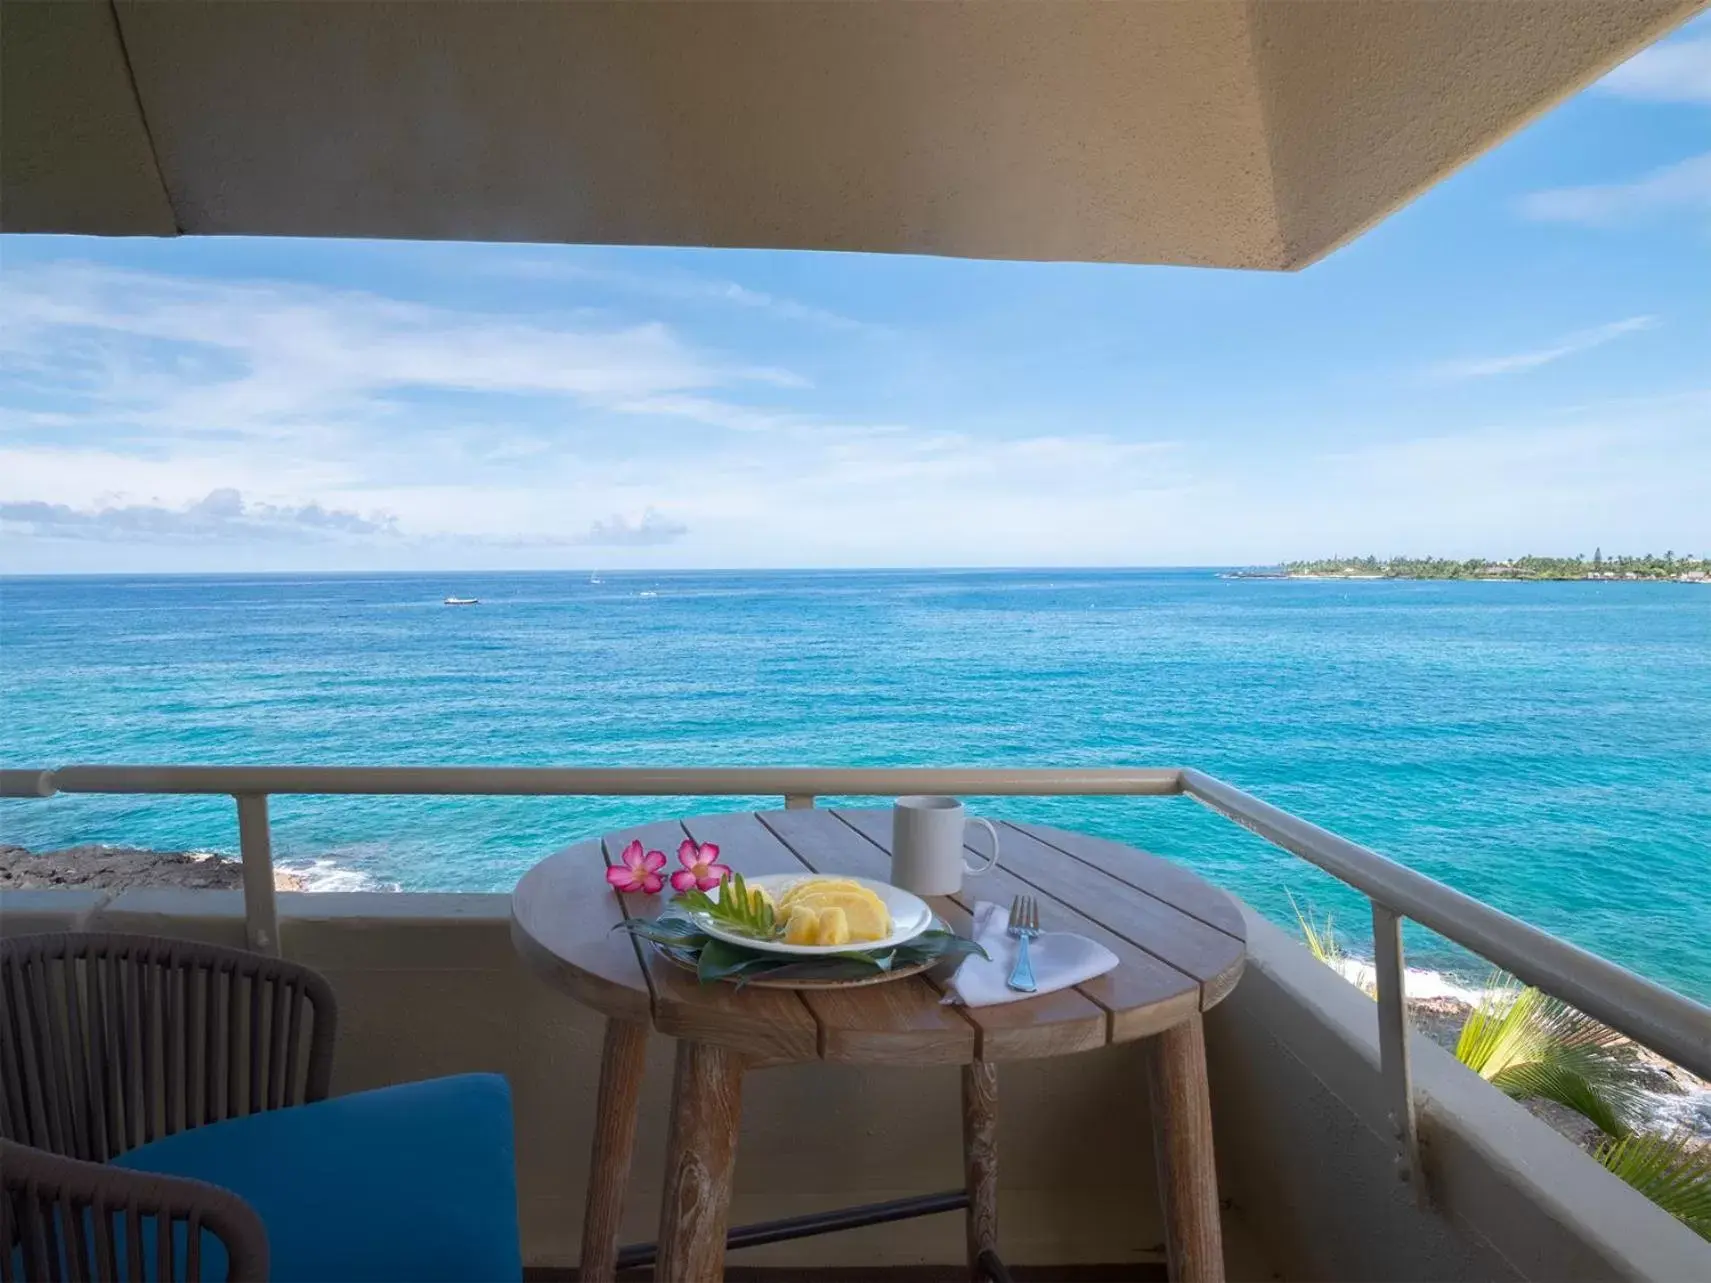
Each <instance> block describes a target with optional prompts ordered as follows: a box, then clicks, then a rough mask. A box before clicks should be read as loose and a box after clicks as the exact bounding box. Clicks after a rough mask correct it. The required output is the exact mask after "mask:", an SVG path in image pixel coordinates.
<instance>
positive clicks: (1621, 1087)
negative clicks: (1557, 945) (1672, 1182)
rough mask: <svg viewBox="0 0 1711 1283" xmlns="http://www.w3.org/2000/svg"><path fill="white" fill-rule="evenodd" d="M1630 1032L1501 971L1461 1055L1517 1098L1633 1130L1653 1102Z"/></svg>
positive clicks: (1612, 1128)
mask: <svg viewBox="0 0 1711 1283" xmlns="http://www.w3.org/2000/svg"><path fill="white" fill-rule="evenodd" d="M1625 1042H1626V1039H1624V1038H1623V1037H1622V1035H1621V1034H1619V1033H1617V1032H1616V1031H1615V1030H1613V1029H1611V1028H1609V1027H1608V1026H1606V1025H1603V1024H1600V1023H1599V1022H1598V1021H1596V1020H1594V1019H1592V1018H1591V1017H1590V1016H1588V1015H1586V1014H1585V1013H1584V1012H1580V1011H1576V1010H1575V1009H1574V1008H1572V1007H1570V1006H1569V1005H1568V1004H1567V1003H1564V1002H1560V1001H1558V1000H1557V999H1555V998H1552V997H1550V996H1548V995H1546V994H1544V993H1541V992H1540V991H1539V990H1537V989H1532V988H1525V989H1523V988H1520V987H1519V986H1518V985H1516V984H1515V982H1514V981H1513V980H1505V979H1504V978H1503V977H1501V976H1494V977H1493V979H1492V984H1491V985H1490V987H1489V988H1488V989H1487V991H1486V996H1485V997H1484V998H1483V999H1482V1000H1481V1001H1480V1003H1479V1005H1478V1006H1477V1007H1475V1008H1474V1010H1473V1011H1472V1012H1471V1013H1469V1015H1468V1018H1467V1023H1466V1024H1464V1025H1463V1026H1462V1030H1461V1035H1460V1036H1459V1037H1458V1038H1457V1040H1456V1059H1457V1060H1459V1061H1461V1062H1462V1064H1464V1065H1466V1066H1467V1067H1468V1068H1469V1069H1471V1070H1473V1071H1474V1072H1475V1073H1477V1074H1478V1075H1480V1077H1482V1078H1484V1079H1485V1080H1486V1081H1488V1082H1490V1083H1491V1084H1492V1085H1493V1086H1495V1087H1497V1088H1499V1089H1500V1090H1502V1091H1504V1092H1506V1093H1507V1094H1509V1095H1510V1096H1514V1097H1517V1098H1527V1097H1539V1098H1542V1099H1545V1100H1554V1101H1556V1102H1557V1103H1558V1104H1561V1105H1565V1106H1567V1107H1568V1108H1570V1109H1572V1110H1574V1111H1576V1112H1577V1113H1580V1114H1582V1115H1584V1116H1585V1117H1586V1118H1587V1119H1589V1120H1590V1121H1591V1122H1592V1123H1593V1124H1594V1125H1596V1126H1597V1127H1598V1128H1599V1130H1601V1131H1603V1132H1604V1133H1605V1134H1606V1135H1610V1136H1626V1135H1627V1134H1628V1133H1629V1132H1630V1131H1631V1130H1632V1129H1633V1126H1634V1124H1635V1122H1636V1121H1637V1120H1638V1119H1639V1117H1640V1116H1641V1114H1642V1113H1643V1111H1644V1108H1645V1092H1644V1090H1643V1089H1642V1088H1641V1086H1640V1084H1639V1081H1638V1079H1637V1077H1636V1075H1635V1073H1634V1067H1633V1065H1632V1063H1631V1062H1630V1061H1629V1060H1627V1059H1626V1058H1625V1057H1623V1056H1621V1055H1620V1054H1618V1049H1619V1048H1620V1047H1621V1046H1623V1044H1624V1043H1625Z"/></svg>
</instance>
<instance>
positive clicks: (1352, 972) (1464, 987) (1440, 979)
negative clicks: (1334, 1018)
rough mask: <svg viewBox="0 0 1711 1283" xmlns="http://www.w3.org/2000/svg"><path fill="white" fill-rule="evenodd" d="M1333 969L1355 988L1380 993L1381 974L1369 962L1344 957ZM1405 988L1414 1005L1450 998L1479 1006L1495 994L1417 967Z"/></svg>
mask: <svg viewBox="0 0 1711 1283" xmlns="http://www.w3.org/2000/svg"><path fill="white" fill-rule="evenodd" d="M1330 966H1331V969H1332V970H1333V971H1335V972H1336V973H1337V974H1338V975H1340V976H1341V977H1342V978H1343V979H1344V980H1347V981H1348V982H1349V983H1350V984H1352V985H1354V986H1355V988H1357V989H1363V990H1365V991H1366V992H1368V993H1376V992H1377V991H1378V973H1377V972H1376V971H1375V970H1374V969H1373V965H1372V963H1370V962H1368V961H1367V960H1366V959H1364V958H1351V957H1342V958H1339V959H1337V961H1335V962H1333V963H1331V964H1330ZM1403 988H1404V989H1406V990H1407V992H1408V998H1409V1001H1411V1002H1426V1001H1430V1000H1444V999H1448V1000H1449V1001H1451V1002H1464V1003H1466V1004H1467V1005H1468V1006H1470V1007H1475V1006H1478V1005H1479V1003H1480V1001H1481V1000H1482V999H1484V998H1485V996H1486V995H1487V994H1489V993H1491V992H1492V990H1491V989H1488V988H1483V987H1480V986H1477V985H1470V984H1468V983H1467V982H1465V981H1463V980H1459V979H1457V978H1456V977H1455V976H1452V975H1449V974H1448V973H1447V972H1443V971H1428V970H1422V969H1420V968H1416V967H1409V968H1408V970H1407V972H1406V974H1405V975H1404V977H1403Z"/></svg>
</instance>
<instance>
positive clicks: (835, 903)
mask: <svg viewBox="0 0 1711 1283" xmlns="http://www.w3.org/2000/svg"><path fill="white" fill-rule="evenodd" d="M791 908H792V909H793V910H794V909H798V908H801V909H813V910H815V911H816V912H818V913H820V914H821V915H824V914H826V913H828V912H831V911H832V910H836V911H837V912H839V913H841V914H842V915H843V917H844V921H845V922H847V923H848V924H849V932H850V939H852V940H862V941H866V940H883V939H884V938H885V937H886V936H888V935H890V934H891V914H890V913H889V912H887V911H886V908H885V901H883V900H881V899H880V898H879V897H878V896H877V895H875V894H874V893H873V892H872V891H869V890H868V889H867V888H866V887H857V888H855V889H854V890H853V891H825V892H822V893H820V894H818V895H805V896H801V897H799V898H798V899H797V900H796V901H795V902H794V903H793V904H792V905H791Z"/></svg>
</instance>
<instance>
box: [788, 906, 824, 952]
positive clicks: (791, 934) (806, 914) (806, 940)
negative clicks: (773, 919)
mask: <svg viewBox="0 0 1711 1283" xmlns="http://www.w3.org/2000/svg"><path fill="white" fill-rule="evenodd" d="M784 943H785V944H819V943H820V915H819V913H817V912H816V911H815V910H813V909H807V908H801V907H798V908H794V909H791V910H790V916H789V917H788V918H787V919H785V923H784Z"/></svg>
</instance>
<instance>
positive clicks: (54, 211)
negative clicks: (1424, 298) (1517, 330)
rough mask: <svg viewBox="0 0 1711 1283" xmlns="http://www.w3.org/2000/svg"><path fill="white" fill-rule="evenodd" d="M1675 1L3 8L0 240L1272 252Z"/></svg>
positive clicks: (977, 252)
mask: <svg viewBox="0 0 1711 1283" xmlns="http://www.w3.org/2000/svg"><path fill="white" fill-rule="evenodd" d="M1704 4H1705V0H1174V2H1171V0H1128V2H1126V3H1125V2H1122V0H1118V2H1115V3H1109V2H1091V3H1083V2H1081V0H1057V2H1056V3H1034V2H1033V0H1023V2H1014V3H1013V2H1010V0H973V2H970V3H935V4H917V3H898V2H894V0H880V2H877V3H849V2H847V0H832V2H830V3H816V2H811V0H796V2H793V3H775V2H769V3H736V2H723V0H700V2H698V3H675V4H652V3H635V2H629V3H574V4H572V3H560V4H546V3H535V4H521V3H511V4H467V3H456V4H454V3H438V4H428V3H416V2H407V3H368V2H365V0H341V2H340V3H322V2H319V0H314V2H304V0H274V2H271V3H236V2H230V3H202V2H200V0H149V2H146V3H134V2H132V0H113V2H112V3H109V0H58V2H54V3H39V2H31V0H6V3H5V4H4V6H3V8H0V41H3V45H4V65H3V68H0V73H3V76H4V80H3V95H4V96H3V102H0V106H3V116H0V227H3V228H4V230H6V231H18V232H26V231H33V232H85V233H95V234H107V235H153V236H166V235H174V234H178V233H184V234H196V235H239V234H241V235H276V236H343V237H398V238H414V239H449V240H486V241H491V240H501V241H503V240H518V241H566V242H595V243H613V244H660V245H721V246H770V247H787V248H805V249H841V250H869V251H880V252H890V253H923V254H952V255H964V256H972V257H984V258H1026V259H1081V260H1116V261H1126V262H1150V263H1182V264H1193V265H1203V266H1220V267H1248V268H1293V267H1299V266H1301V265H1303V264H1305V263H1308V262H1311V261H1312V260H1314V259H1315V258H1318V257H1319V256H1321V255H1323V254H1324V253H1326V252H1327V251H1328V250H1330V249H1332V248H1334V247H1335V246H1336V245H1338V244H1339V243H1341V242H1342V241H1344V240H1346V239H1348V238H1349V237H1350V236H1353V235H1355V234H1358V233H1359V232H1360V231H1361V230H1363V229H1364V228H1365V227H1367V226H1369V225H1370V224H1372V223H1373V222H1374V221H1376V220H1377V219H1379V218H1382V217H1383V216H1384V215H1385V214H1386V213H1388V212H1390V211H1391V210H1393V209H1395V208H1396V207H1397V206H1398V205H1400V204H1402V203H1403V202H1405V201H1407V200H1408V199H1409V198H1410V197H1412V196H1413V195H1415V194H1416V193H1417V192H1419V191H1420V190H1421V189H1422V188H1424V187H1426V186H1428V185H1430V184H1431V183H1432V182H1434V181H1435V180H1436V179H1438V178H1439V177H1441V176H1442V175H1444V174H1445V173H1446V172H1448V171H1449V170H1451V169H1453V168H1455V167H1456V166H1457V165H1459V164H1461V163H1462V162H1464V161H1466V160H1467V159H1469V158H1470V157H1472V156H1474V155H1476V154H1477V153H1479V152H1480V151H1482V150H1483V149H1485V148H1486V147H1489V146H1490V145H1491V144H1492V143H1494V142H1496V141H1497V140H1498V139H1500V138H1502V137H1503V136H1505V135H1506V134H1508V133H1510V132H1511V131H1513V130H1514V129H1516V128H1517V127H1518V126H1520V125H1521V124H1523V123H1525V122H1526V121H1527V120H1528V119H1530V118H1531V117H1532V116H1534V115H1536V114H1537V113H1538V112H1540V111H1542V110H1544V109H1545V108H1547V107H1549V106H1551V105H1552V104H1553V103H1555V102H1557V101H1558V100H1560V99H1561V98H1563V97H1564V96H1565V95H1567V94H1569V93H1571V92H1573V91H1574V90H1575V89H1577V88H1579V87H1580V86H1581V85H1583V84H1585V83H1586V82H1587V81H1588V80H1590V79H1592V78H1593V77H1595V76H1597V75H1598V74H1599V73H1601V72H1602V71H1604V70H1606V69H1607V68H1609V67H1610V66H1612V65H1614V64H1615V63H1616V62H1618V61H1620V60H1621V59H1622V58H1624V57H1626V56H1627V55H1629V54H1631V53H1632V52H1634V50H1636V49H1638V48H1640V47H1641V46H1643V45H1644V44H1646V43H1648V42H1649V41H1650V40H1652V39H1654V38H1656V37H1657V36H1658V35H1659V34H1661V33H1662V32H1663V31H1665V30H1667V29H1668V28H1670V27H1671V26H1673V25H1675V24H1676V23H1678V22H1680V21H1683V20H1684V19H1685V18H1687V17H1688V16H1689V15H1690V14H1691V13H1692V12H1694V11H1695V10H1697V9H1700V8H1703V7H1704Z"/></svg>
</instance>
